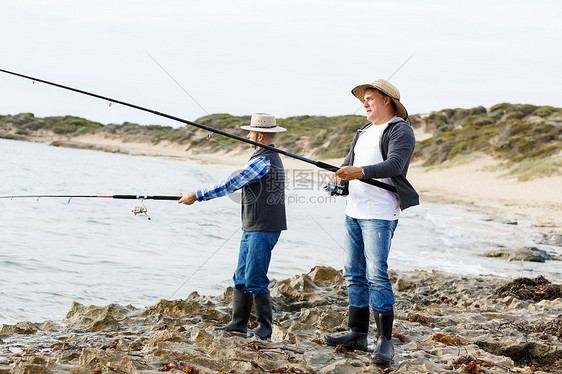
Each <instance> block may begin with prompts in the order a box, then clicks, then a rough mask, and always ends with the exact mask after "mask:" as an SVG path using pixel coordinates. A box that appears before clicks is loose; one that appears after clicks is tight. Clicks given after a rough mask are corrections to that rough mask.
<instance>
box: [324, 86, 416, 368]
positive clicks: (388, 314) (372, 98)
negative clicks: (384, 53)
mask: <svg viewBox="0 0 562 374" xmlns="http://www.w3.org/2000/svg"><path fill="white" fill-rule="evenodd" d="M351 92H352V94H353V95H354V96H355V97H356V98H358V99H359V100H360V101H361V102H362V103H363V107H364V108H365V111H366V112H367V119H368V120H369V123H368V124H366V125H365V126H363V127H362V128H361V129H360V130H359V131H358V132H357V135H356V136H355V139H353V142H352V144H351V149H350V151H349V153H348V154H347V157H346V158H345V160H344V162H343V164H342V167H341V169H339V170H338V171H337V172H336V178H338V179H342V180H344V181H349V195H348V196H347V204H346V211H345V214H346V217H345V228H346V238H345V241H346V248H345V250H344V269H343V274H344V278H345V281H346V285H347V292H348V300H349V311H348V326H349V329H350V331H349V332H348V333H347V334H345V335H343V336H338V337H335V336H330V335H326V336H325V340H326V342H327V343H328V344H330V345H337V344H343V345H344V346H346V347H347V348H349V349H360V350H367V332H368V331H369V316H370V310H369V305H370V306H371V308H372V310H373V314H374V317H375V323H376V326H377V335H378V338H377V343H376V346H375V350H374V352H373V353H372V356H371V357H372V359H373V361H374V362H375V363H387V362H390V361H391V360H392V357H393V356H394V348H393V346H392V341H391V338H392V323H393V319H394V312H393V306H394V294H393V292H392V285H391V283H390V278H389V276H388V265H387V259H388V254H389V252H390V244H391V240H392V237H393V235H394V230H395V229H396V226H397V224H398V217H399V215H400V211H401V210H403V209H406V208H408V207H410V206H414V205H418V204H419V197H418V194H417V193H416V191H415V190H414V188H413V187H412V186H411V185H410V183H409V182H408V180H407V179H406V173H407V172H408V166H409V164H410V159H411V157H412V153H413V151H414V145H415V142H416V141H415V138H414V132H413V130H412V128H411V127H410V125H408V123H406V121H405V119H407V118H408V112H407V110H406V108H405V107H404V105H403V104H402V103H401V102H400V92H399V91H398V89H396V87H394V86H393V85H392V84H390V83H389V82H387V81H385V80H383V79H377V80H376V81H374V82H373V83H371V84H363V85H360V86H357V87H355V88H354V89H353V90H352V91H351ZM363 178H375V179H378V180H380V181H381V182H384V183H388V184H391V185H394V186H395V187H396V189H397V193H393V192H389V191H387V190H385V189H382V188H379V187H375V186H372V185H369V184H366V183H363V182H361V181H359V179H363Z"/></svg>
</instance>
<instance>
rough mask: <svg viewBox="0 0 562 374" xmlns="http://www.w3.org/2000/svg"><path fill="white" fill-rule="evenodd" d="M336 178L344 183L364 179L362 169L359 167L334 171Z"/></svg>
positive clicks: (347, 167)
mask: <svg viewBox="0 0 562 374" xmlns="http://www.w3.org/2000/svg"><path fill="white" fill-rule="evenodd" d="M336 177H340V178H341V179H343V180H344V181H352V180H354V179H361V178H363V177H364V175H363V169H362V168H360V167H359V166H344V167H343V168H341V169H339V170H338V171H336Z"/></svg>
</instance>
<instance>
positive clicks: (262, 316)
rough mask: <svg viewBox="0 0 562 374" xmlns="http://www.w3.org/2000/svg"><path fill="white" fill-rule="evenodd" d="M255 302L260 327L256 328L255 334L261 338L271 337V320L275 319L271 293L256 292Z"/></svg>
mask: <svg viewBox="0 0 562 374" xmlns="http://www.w3.org/2000/svg"><path fill="white" fill-rule="evenodd" d="M254 304H255V305H256V315H257V316H258V328H257V329H255V330H254V334H255V335H257V336H258V337H260V338H261V339H269V338H270V337H271V332H272V330H271V321H272V320H273V309H272V308H271V295H270V294H269V292H265V293H258V294H255V295H254Z"/></svg>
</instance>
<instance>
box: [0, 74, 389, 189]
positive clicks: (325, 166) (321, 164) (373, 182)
mask: <svg viewBox="0 0 562 374" xmlns="http://www.w3.org/2000/svg"><path fill="white" fill-rule="evenodd" d="M0 72H3V73H6V74H10V75H14V76H17V77H20V78H25V79H29V80H31V81H33V82H40V83H45V84H48V85H50V86H54V87H59V88H62V89H65V90H69V91H73V92H77V93H80V94H83V95H88V96H92V97H96V98H98V99H102V100H106V101H109V102H110V103H115V104H121V105H124V106H127V107H130V108H134V109H138V110H142V111H144V112H148V113H152V114H155V115H157V116H160V117H164V118H168V119H171V120H174V121H178V122H181V123H185V124H187V125H190V126H194V127H198V128H200V129H203V130H206V131H209V132H212V133H215V134H219V135H223V136H226V137H229V138H232V139H235V140H238V141H241V142H244V143H248V144H252V145H255V146H258V147H261V148H265V149H268V150H270V151H273V152H277V153H279V154H282V155H285V156H288V157H291V158H295V159H297V160H301V161H303V162H306V163H309V164H312V165H314V166H316V167H319V168H321V169H324V170H328V171H331V172H336V171H337V170H338V169H339V167H337V166H334V165H330V164H327V163H325V162H322V161H315V160H311V159H309V158H306V157H303V156H299V155H296V154H294V153H290V152H287V151H284V150H282V149H279V148H275V147H272V146H270V145H265V144H261V143H258V142H255V141H252V140H250V139H247V138H244V137H241V136H238V135H234V134H231V133H228V132H225V131H222V130H219V129H215V128H213V127H209V126H205V125H202V124H200V123H196V122H192V121H189V120H186V119H183V118H179V117H176V116H172V115H170V114H166V113H162V112H159V111H157V110H153V109H149V108H145V107H142V106H139V105H135V104H130V103H127V102H124V101H121V100H116V99H112V98H110V97H107V96H102V95H98V94H95V93H92V92H88V91H84V90H80V89H77V88H73V87H69V86H65V85H62V84H58V83H54V82H50V81H47V80H43V79H39V78H34V77H31V76H28V75H24V74H20V73H16V72H12V71H9V70H4V69H0ZM360 181H361V182H364V183H367V184H370V185H372V186H376V187H379V188H383V189H385V190H387V191H391V192H396V187H394V186H393V185H390V184H387V183H383V182H380V181H378V180H375V179H360Z"/></svg>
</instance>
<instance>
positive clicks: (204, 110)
mask: <svg viewBox="0 0 562 374" xmlns="http://www.w3.org/2000/svg"><path fill="white" fill-rule="evenodd" d="M145 52H146V54H147V55H148V57H150V58H151V59H152V61H154V62H155V63H156V65H158V66H159V67H160V69H162V71H163V72H164V73H166V74H167V75H168V77H170V78H171V79H172V80H173V81H174V82H175V83H176V84H177V85H178V87H179V88H180V89H181V90H182V91H183V92H185V93H186V95H187V96H189V97H190V98H191V100H193V101H194V102H195V103H196V104H197V105H199V107H200V108H201V109H203V112H205V113H207V115H208V116H210V115H211V114H210V113H209V112H208V111H207V110H206V109H205V108H203V105H201V104H199V102H198V101H197V100H195V97H193V95H191V94H190V93H189V92H187V90H186V89H185V88H184V87H183V86H182V85H181V84H180V82H178V81H177V80H176V78H174V77H173V76H172V74H170V73H169V72H168V70H166V69H165V68H164V66H162V64H161V63H159V62H158V61H156V59H155V58H154V57H153V56H152V55H151V54H150V53H148V51H145ZM185 131H186V132H188V133H190V134H195V131H188V130H185ZM205 140H211V141H213V142H215V143H218V144H220V145H222V146H223V147H226V148H232V145H230V144H226V143H221V142H219V141H218V140H215V139H212V138H211V134H210V133H209V134H208V135H207V136H206V137H205Z"/></svg>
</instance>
